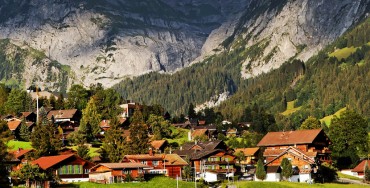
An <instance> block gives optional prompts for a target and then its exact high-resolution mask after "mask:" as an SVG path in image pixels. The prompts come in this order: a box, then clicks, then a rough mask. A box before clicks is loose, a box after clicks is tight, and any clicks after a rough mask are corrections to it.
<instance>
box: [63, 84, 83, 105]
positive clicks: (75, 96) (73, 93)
mask: <svg viewBox="0 0 370 188" xmlns="http://www.w3.org/2000/svg"><path fill="white" fill-rule="evenodd" d="M88 100H89V93H88V91H87V90H86V89H85V88H84V87H83V86H81V85H72V86H71V88H70V89H69V92H68V100H67V104H66V107H67V108H69V109H72V108H76V109H79V110H82V109H84V108H85V107H86V105H87V102H88Z"/></svg>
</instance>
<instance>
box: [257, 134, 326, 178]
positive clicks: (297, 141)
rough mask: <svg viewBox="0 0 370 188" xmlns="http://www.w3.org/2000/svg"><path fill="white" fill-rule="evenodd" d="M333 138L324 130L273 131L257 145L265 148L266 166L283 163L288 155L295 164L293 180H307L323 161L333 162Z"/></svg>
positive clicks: (293, 164)
mask: <svg viewBox="0 0 370 188" xmlns="http://www.w3.org/2000/svg"><path fill="white" fill-rule="evenodd" d="M329 145H330V140H329V138H328V137H327V135H326V134H325V133H324V131H323V130H322V129H313V130H297V131H288V132H285V131H283V132H269V133H267V134H266V135H265V136H264V137H263V138H262V140H261V141H260V142H259V143H258V144H257V146H259V147H265V148H266V149H265V151H264V153H263V156H264V158H265V165H266V166H280V164H281V161H282V160H283V159H284V158H288V159H289V160H290V161H291V163H292V166H293V171H294V175H295V176H293V177H292V181H300V182H306V181H308V180H310V179H311V174H312V173H313V172H315V171H316V170H317V165H319V164H320V163H321V162H328V163H331V156H330V154H331V151H330V150H329Z"/></svg>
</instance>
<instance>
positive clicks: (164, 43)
mask: <svg viewBox="0 0 370 188" xmlns="http://www.w3.org/2000/svg"><path fill="white" fill-rule="evenodd" d="M368 4H369V0H333V1H325V0H289V1H288V0H281V1H275V0H270V1H259V0H224V1H215V0H183V1H178V0H142V1H131V0H99V1H91V0H48V1H47V0H18V1H16V2H15V1H7V0H0V38H10V39H11V40H12V42H14V43H16V44H24V43H26V44H28V45H29V46H31V47H33V48H35V49H38V50H41V51H43V52H45V54H46V55H47V56H48V58H51V59H55V60H57V61H58V62H60V63H62V64H64V65H69V66H71V67H72V70H73V71H74V73H75V74H76V77H75V78H74V79H76V80H75V82H79V83H82V84H84V85H86V86H88V85H89V84H91V83H97V82H100V83H102V84H103V85H105V86H107V87H109V86H112V85H113V84H115V83H118V82H119V81H121V80H122V79H124V78H126V77H131V76H136V75H140V74H144V73H147V72H150V71H162V72H172V71H175V70H178V69H181V68H183V67H185V66H188V65H189V64H190V63H192V62H197V61H200V60H202V58H204V57H206V56H208V55H212V54H214V53H217V52H218V51H221V50H224V49H225V48H224V47H225V46H227V45H228V44H230V43H232V42H233V41H237V40H243V41H247V44H246V45H247V46H248V47H253V46H254V47H258V49H259V50H261V51H263V53H262V54H260V55H259V56H257V57H251V58H249V59H247V60H246V61H245V63H244V66H243V70H241V71H242V73H243V76H244V77H245V78H247V77H251V76H254V75H258V74H260V73H261V72H266V71H269V70H270V69H272V68H276V67H278V66H280V65H281V64H282V63H283V62H284V61H286V60H287V59H289V58H291V57H294V56H296V57H298V58H301V59H304V60H305V59H307V58H309V57H310V56H311V55H312V54H313V53H315V52H316V51H317V50H319V49H321V48H322V46H324V45H325V44H327V43H328V42H329V41H332V40H334V39H335V38H336V37H338V36H339V35H340V34H342V33H343V32H345V31H346V29H347V28H348V27H350V26H351V25H352V24H353V23H355V22H356V21H357V20H358V19H359V18H361V17H362V16H364V14H365V13H366V11H367V10H368Z"/></svg>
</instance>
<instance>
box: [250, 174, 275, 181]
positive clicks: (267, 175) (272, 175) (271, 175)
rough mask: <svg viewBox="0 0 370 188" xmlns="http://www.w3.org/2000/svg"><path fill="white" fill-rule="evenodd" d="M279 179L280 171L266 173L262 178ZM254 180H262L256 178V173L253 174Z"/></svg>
mask: <svg viewBox="0 0 370 188" xmlns="http://www.w3.org/2000/svg"><path fill="white" fill-rule="evenodd" d="M280 180H281V178H280V173H267V174H266V179H264V180H263V181H280ZM254 181H262V180H260V179H258V178H257V177H256V175H254Z"/></svg>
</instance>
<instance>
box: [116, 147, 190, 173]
mask: <svg viewBox="0 0 370 188" xmlns="http://www.w3.org/2000/svg"><path fill="white" fill-rule="evenodd" d="M122 162H124V163H127V162H131V163H141V164H144V165H148V166H149V168H144V171H145V172H144V173H145V174H164V175H165V176H169V177H172V178H176V177H181V168H182V167H183V166H186V165H188V163H187V162H186V161H185V160H183V159H182V158H181V157H180V156H178V155H177V154H154V152H152V150H149V154H138V155H125V156H124V158H123V160H122Z"/></svg>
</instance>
